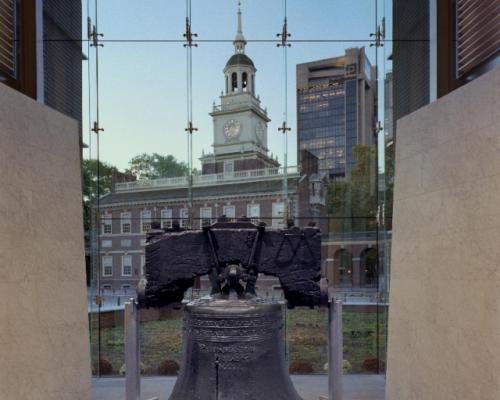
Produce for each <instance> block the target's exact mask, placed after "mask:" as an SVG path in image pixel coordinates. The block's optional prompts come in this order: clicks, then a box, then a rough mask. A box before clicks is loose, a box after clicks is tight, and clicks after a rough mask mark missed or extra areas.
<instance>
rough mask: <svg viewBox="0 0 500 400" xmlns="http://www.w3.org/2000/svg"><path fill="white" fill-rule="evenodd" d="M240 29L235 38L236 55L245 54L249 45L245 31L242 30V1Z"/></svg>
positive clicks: (239, 8)
mask: <svg viewBox="0 0 500 400" xmlns="http://www.w3.org/2000/svg"><path fill="white" fill-rule="evenodd" d="M237 14H238V29H237V31H236V37H235V38H234V42H233V44H234V50H235V52H236V53H244V52H245V45H246V44H247V42H246V40H245V37H244V36H243V30H242V28H241V1H240V0H238V13H237Z"/></svg>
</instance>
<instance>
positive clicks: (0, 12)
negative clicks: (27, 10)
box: [0, 0, 16, 78]
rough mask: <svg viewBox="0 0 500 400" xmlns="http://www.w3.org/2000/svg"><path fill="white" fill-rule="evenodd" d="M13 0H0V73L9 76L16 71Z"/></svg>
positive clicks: (12, 75)
mask: <svg viewBox="0 0 500 400" xmlns="http://www.w3.org/2000/svg"><path fill="white" fill-rule="evenodd" d="M15 21H16V19H15V0H0V73H2V74H3V75H6V76H7V77H9V78H14V77H15V72H16V46H15V38H16V28H15Z"/></svg>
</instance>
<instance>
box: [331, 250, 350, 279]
mask: <svg viewBox="0 0 500 400" xmlns="http://www.w3.org/2000/svg"><path fill="white" fill-rule="evenodd" d="M333 264H334V281H333V282H334V285H335V286H341V287H351V286H352V254H351V253H350V252H349V251H347V250H345V249H340V250H337V252H336V253H335V255H334V257H333Z"/></svg>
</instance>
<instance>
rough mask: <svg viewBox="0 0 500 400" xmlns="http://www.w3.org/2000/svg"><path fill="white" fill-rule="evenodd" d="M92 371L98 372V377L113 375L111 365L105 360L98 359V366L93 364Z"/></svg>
mask: <svg viewBox="0 0 500 400" xmlns="http://www.w3.org/2000/svg"><path fill="white" fill-rule="evenodd" d="M94 371H96V373H97V372H99V373H100V375H111V374H112V373H113V364H111V362H110V361H109V360H107V359H105V358H100V359H99V366H97V362H96V363H95V364H94Z"/></svg>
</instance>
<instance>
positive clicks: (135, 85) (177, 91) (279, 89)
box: [83, 0, 391, 169]
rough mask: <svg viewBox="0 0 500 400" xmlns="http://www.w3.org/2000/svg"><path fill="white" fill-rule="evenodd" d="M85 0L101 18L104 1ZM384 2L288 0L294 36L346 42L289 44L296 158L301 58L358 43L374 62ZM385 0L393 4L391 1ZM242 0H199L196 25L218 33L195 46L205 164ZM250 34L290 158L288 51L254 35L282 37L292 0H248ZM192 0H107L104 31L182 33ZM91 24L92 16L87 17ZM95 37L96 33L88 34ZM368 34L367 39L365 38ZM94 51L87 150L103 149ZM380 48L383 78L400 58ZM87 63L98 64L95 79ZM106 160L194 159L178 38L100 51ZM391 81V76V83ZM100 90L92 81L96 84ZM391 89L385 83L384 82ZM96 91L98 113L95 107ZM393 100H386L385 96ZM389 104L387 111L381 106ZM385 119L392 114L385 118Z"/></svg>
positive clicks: (115, 34)
mask: <svg viewBox="0 0 500 400" xmlns="http://www.w3.org/2000/svg"><path fill="white" fill-rule="evenodd" d="M88 1H90V3H91V4H90V5H89V6H88V5H87V0H84V1H83V14H84V18H85V19H86V16H87V6H88V7H89V9H90V14H91V17H92V19H93V20H94V12H95V8H94V0H88ZM376 2H377V0H288V2H287V14H288V24H289V31H290V33H291V34H292V37H291V39H295V40H317V39H335V40H342V41H341V42H336V43H333V42H328V43H326V42H307V43H293V45H292V47H291V48H290V49H289V50H288V64H287V65H288V120H289V125H290V126H291V127H292V131H291V133H290V136H289V146H288V150H289V165H295V163H296V154H295V149H296V140H297V139H296V112H295V101H296V100H295V65H296V64H298V63H302V62H308V61H312V60H316V59H322V58H328V57H335V56H338V55H341V54H343V53H344V50H345V49H346V48H348V47H356V46H363V45H364V46H365V47H366V48H367V52H368V55H369V58H370V61H371V62H372V64H375V50H374V48H370V47H369V44H370V41H369V40H370V37H369V34H370V33H372V32H373V31H374V30H375V4H376ZM384 3H385V4H384ZM236 4H237V1H236V0H210V1H209V0H192V28H193V32H196V33H197V34H198V39H202V40H218V42H210V43H200V44H199V47H197V48H194V49H193V112H194V114H193V121H194V125H195V126H196V127H197V128H198V129H199V131H198V132H197V133H195V135H194V142H193V158H194V164H195V166H197V165H198V160H197V159H198V157H199V156H200V155H201V152H202V150H205V152H209V151H211V144H212V137H213V136H212V135H213V128H212V120H211V117H210V116H209V115H208V113H209V112H210V111H211V108H212V103H213V101H216V102H218V101H219V99H218V97H219V95H220V92H221V90H222V89H223V83H224V81H223V73H222V69H223V68H224V65H225V63H226V61H227V59H228V58H229V57H230V56H231V55H232V54H233V52H234V48H233V45H232V43H231V42H230V41H232V39H233V37H234V35H235V32H236V9H237V5H236ZM390 4H391V1H390V0H378V14H379V20H380V19H381V18H382V16H383V15H384V9H385V12H386V19H387V24H386V27H387V30H388V32H387V37H388V38H390V37H391V33H390V31H389V29H390V25H391V23H390V21H391V19H390V15H388V14H389V12H390V9H391V7H390ZM242 11H243V32H244V35H245V38H246V39H247V40H248V41H249V43H248V44H247V47H246V53H247V55H248V56H250V57H251V58H252V59H253V61H254V63H255V65H256V67H257V76H256V91H257V93H258V94H259V95H260V98H261V101H262V105H263V107H267V109H268V113H269V116H270V118H271V119H272V122H271V123H270V124H269V130H268V132H269V147H270V150H271V151H272V152H273V153H274V154H277V155H278V156H279V159H280V160H283V152H284V147H283V140H282V134H280V133H278V131H277V128H278V125H280V124H281V123H282V121H283V113H284V108H285V106H284V103H285V102H284V100H285V81H284V63H283V51H282V50H281V49H278V48H277V47H276V44H275V43H263V42H258V43H256V42H252V40H269V39H275V38H276V33H278V32H280V31H281V28H282V23H283V0H242ZM185 15H186V2H185V0H142V1H137V0H100V1H98V17H99V31H100V32H102V33H103V34H104V39H106V40H128V39H140V40H157V39H163V40H172V39H174V40H179V39H182V34H183V33H184V29H185ZM84 26H85V27H86V22H85V24H84ZM84 35H86V32H84ZM359 41H361V42H359ZM84 52H85V53H86V54H88V56H89V61H88V62H87V63H86V65H84V76H83V90H84V139H85V141H86V142H88V143H90V149H89V150H87V151H86V154H85V156H86V157H88V156H89V155H91V156H92V157H95V156H96V151H95V150H96V146H95V138H94V137H92V138H90V139H89V134H88V123H87V121H88V120H89V119H90V121H94V120H95V91H96V85H95V73H94V68H95V66H94V65H95V53H94V50H93V49H90V52H88V51H87V48H86V45H84ZM389 53H390V46H389V47H386V48H383V49H382V50H380V51H379V57H378V61H379V71H380V72H379V77H382V76H383V74H384V72H385V70H386V69H387V70H389V69H390V66H389V65H388V63H387V61H386V62H384V55H385V56H387V55H388V54H389ZM87 65H90V86H89V84H88V75H87ZM99 80H100V83H99V97H100V120H101V126H102V127H103V128H104V129H105V130H104V132H102V133H101V134H100V158H101V160H104V161H107V162H109V163H111V164H113V165H116V166H117V167H119V168H122V169H123V168H126V167H127V164H128V161H129V160H130V159H131V158H132V157H133V156H135V155H137V154H140V153H143V152H147V153H151V152H158V153H161V154H173V155H174V156H175V157H177V158H178V159H179V160H182V161H185V160H186V159H187V150H186V149H187V145H186V140H187V139H186V133H185V131H184V128H185V127H186V50H185V48H184V47H183V45H182V43H179V42H173V43H170V42H169V43H166V42H161V43H159V42H147V43H144V42H140V43H134V42H130V41H125V42H106V43H105V46H104V48H102V49H100V50H99ZM381 85H382V83H381ZM89 88H90V89H89ZM380 88H383V86H380ZM89 93H90V99H91V100H90V103H91V104H90V113H89V107H88V101H89ZM379 104H381V105H383V98H382V97H380V98H379ZM381 112H382V110H381ZM380 118H381V121H383V118H382V116H381V117H380Z"/></svg>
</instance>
